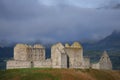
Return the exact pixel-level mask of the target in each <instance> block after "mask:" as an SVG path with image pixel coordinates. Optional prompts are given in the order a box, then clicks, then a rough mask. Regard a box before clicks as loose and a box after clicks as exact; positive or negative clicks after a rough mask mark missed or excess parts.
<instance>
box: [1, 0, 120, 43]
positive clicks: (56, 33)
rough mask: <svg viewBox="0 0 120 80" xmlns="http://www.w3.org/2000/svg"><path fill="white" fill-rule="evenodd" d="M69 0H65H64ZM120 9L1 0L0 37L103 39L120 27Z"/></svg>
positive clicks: (70, 39) (28, 0) (25, 0)
mask: <svg viewBox="0 0 120 80" xmlns="http://www.w3.org/2000/svg"><path fill="white" fill-rule="evenodd" d="M65 1H66V0H65ZM119 26H120V10H113V9H112V10H111V9H109V10H105V9H104V10H101V9H100V10H97V9H89V8H86V9H85V8H80V7H77V6H73V5H65V4H63V3H62V2H61V5H58V6H48V5H44V4H42V3H40V2H38V0H1V1H0V39H8V40H15V41H23V40H36V39H40V40H42V41H47V42H49V41H66V40H67V41H72V40H82V39H101V38H103V37H105V36H107V35H109V34H110V33H111V32H112V31H113V30H115V29H117V30H118V29H120V27H119Z"/></svg>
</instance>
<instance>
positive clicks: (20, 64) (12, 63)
mask: <svg viewBox="0 0 120 80" xmlns="http://www.w3.org/2000/svg"><path fill="white" fill-rule="evenodd" d="M31 67H32V65H31V62H30V61H17V60H9V61H7V65H6V68H7V69H14V68H31Z"/></svg>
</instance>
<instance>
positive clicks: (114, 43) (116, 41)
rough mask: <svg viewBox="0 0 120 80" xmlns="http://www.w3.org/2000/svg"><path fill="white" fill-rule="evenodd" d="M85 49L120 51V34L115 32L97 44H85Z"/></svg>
mask: <svg viewBox="0 0 120 80" xmlns="http://www.w3.org/2000/svg"><path fill="white" fill-rule="evenodd" d="M83 46H84V48H85V49H92V50H93V49H95V50H118V49H120V32H119V31H113V32H112V34H110V35H109V36H107V37H105V38H104V39H102V40H100V41H98V42H95V43H92V44H91V43H83Z"/></svg>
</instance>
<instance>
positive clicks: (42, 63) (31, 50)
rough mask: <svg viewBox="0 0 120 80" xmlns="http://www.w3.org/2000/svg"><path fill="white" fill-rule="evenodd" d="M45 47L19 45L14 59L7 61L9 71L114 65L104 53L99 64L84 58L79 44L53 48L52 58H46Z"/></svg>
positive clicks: (97, 67)
mask: <svg viewBox="0 0 120 80" xmlns="http://www.w3.org/2000/svg"><path fill="white" fill-rule="evenodd" d="M45 54H46V53H45V47H43V46H42V45H39V44H36V45H34V46H30V45H26V44H17V45H16V46H15V48H14V59H13V60H8V61H7V69H14V68H32V67H34V68H80V69H88V68H91V67H92V68H94V69H112V63H111V61H110V58H109V56H108V55H107V53H104V54H103V56H102V57H101V59H100V61H99V62H98V63H97V64H92V65H91V63H90V59H89V58H86V57H83V47H82V45H81V44H79V43H78V42H74V43H73V44H72V45H71V46H70V45H69V44H65V46H64V45H63V44H61V43H57V44H54V45H53V46H52V47H51V58H50V59H46V58H45Z"/></svg>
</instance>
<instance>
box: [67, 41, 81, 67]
mask: <svg viewBox="0 0 120 80" xmlns="http://www.w3.org/2000/svg"><path fill="white" fill-rule="evenodd" d="M65 52H66V54H67V56H68V67H69V68H83V48H82V46H81V45H80V44H79V43H78V42H74V43H73V44H72V45H71V46H69V45H68V44H66V45H65Z"/></svg>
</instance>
